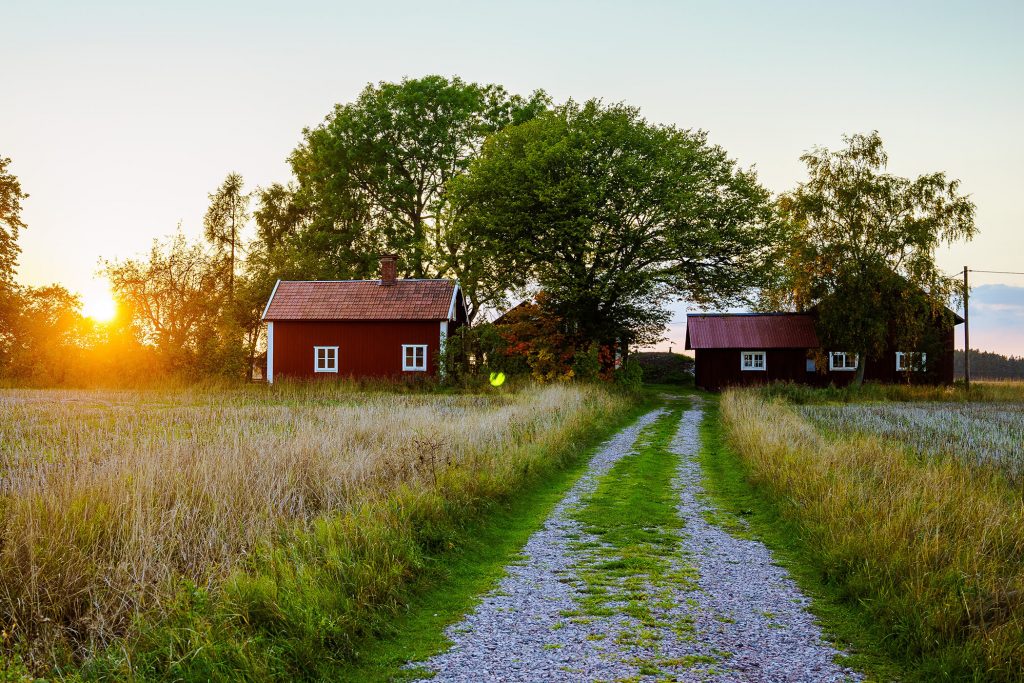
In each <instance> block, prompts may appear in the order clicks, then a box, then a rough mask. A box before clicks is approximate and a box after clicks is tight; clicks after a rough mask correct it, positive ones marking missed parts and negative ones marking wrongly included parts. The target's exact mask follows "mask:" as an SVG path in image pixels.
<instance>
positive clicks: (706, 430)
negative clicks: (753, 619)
mask: <svg viewBox="0 0 1024 683" xmlns="http://www.w3.org/2000/svg"><path fill="white" fill-rule="evenodd" d="M704 411H705V412H704V420H703V422H702V423H701V428H700V430H701V440H702V444H703V448H702V451H701V456H700V462H701V466H702V468H703V470H704V482H703V483H704V489H705V491H706V492H707V494H708V495H709V496H710V498H711V500H712V501H713V502H714V504H715V505H716V506H717V507H718V508H719V512H718V514H717V515H716V516H715V519H714V520H713V522H714V523H716V524H718V525H719V526H722V527H723V528H725V529H726V531H728V532H729V533H732V534H734V535H738V536H741V537H744V538H756V539H757V540H759V541H761V542H763V543H764V544H765V545H766V546H767V547H768V548H769V549H771V551H772V553H773V555H774V557H775V560H776V561H777V562H778V563H779V564H780V565H781V566H783V567H785V568H786V569H787V570H788V571H789V573H790V575H791V576H792V577H793V579H794V580H795V581H796V582H797V584H798V585H799V586H800V588H801V589H802V590H803V591H804V593H805V594H806V595H808V596H809V597H810V598H811V600H812V604H811V607H810V611H811V612H812V613H813V614H814V615H815V616H816V617H817V618H818V620H819V622H820V624H821V626H822V628H823V631H824V633H825V635H826V637H827V638H828V639H829V640H831V641H832V642H834V643H836V644H837V646H838V647H840V648H842V649H843V650H845V651H846V652H847V656H844V657H842V658H841V662H842V663H843V664H844V665H846V666H849V667H851V668H853V669H856V670H858V671H861V672H864V673H865V674H866V675H867V676H868V677H869V680H877V681H890V680H897V679H900V678H902V677H903V676H904V674H905V672H906V668H907V666H909V665H910V662H909V661H899V660H897V659H895V658H893V657H891V656H890V655H889V654H887V650H886V646H885V640H886V635H887V634H886V632H885V630H884V629H883V628H881V627H880V626H879V625H878V623H877V621H876V620H874V619H873V618H872V617H871V615H870V614H868V612H867V611H866V610H863V609H860V608H858V606H857V605H855V604H850V602H848V601H847V600H846V598H845V596H844V593H843V589H842V587H841V586H838V585H834V584H831V583H829V581H828V580H827V579H826V577H825V576H824V574H823V572H822V571H821V567H820V565H819V564H818V562H817V559H816V549H815V548H813V547H810V546H809V545H808V544H807V543H806V541H805V539H804V538H803V535H802V533H801V530H800V527H799V526H798V525H796V524H795V523H794V522H792V521H790V520H788V519H786V518H785V517H783V516H782V515H781V513H780V510H779V508H778V507H777V506H776V504H775V502H774V501H773V500H772V499H771V498H770V497H769V496H768V495H766V494H765V493H764V492H762V491H759V490H758V489H757V488H756V487H754V486H753V485H752V484H751V483H750V482H749V480H748V475H749V473H748V471H747V468H746V466H745V464H744V463H743V461H742V460H741V458H740V457H739V456H738V455H737V454H736V453H735V452H734V451H733V450H732V449H731V448H730V447H729V446H728V444H727V443H726V440H725V434H724V430H723V426H722V423H721V418H720V416H719V411H718V397H717V396H710V395H709V396H707V397H706V398H705V401H704Z"/></svg>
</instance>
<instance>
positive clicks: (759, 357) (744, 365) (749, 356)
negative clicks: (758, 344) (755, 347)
mask: <svg viewBox="0 0 1024 683" xmlns="http://www.w3.org/2000/svg"><path fill="white" fill-rule="evenodd" d="M766 356H767V354H766V353H765V352H764V351H744V352H743V353H741V354H740V370H765V369H767V367H768V363H767V362H766Z"/></svg>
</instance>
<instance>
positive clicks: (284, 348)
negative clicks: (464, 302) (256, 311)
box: [274, 320, 441, 381]
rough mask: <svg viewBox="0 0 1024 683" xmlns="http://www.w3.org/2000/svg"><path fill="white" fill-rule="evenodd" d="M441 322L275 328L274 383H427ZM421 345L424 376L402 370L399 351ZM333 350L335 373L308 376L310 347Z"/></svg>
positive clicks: (284, 323)
mask: <svg viewBox="0 0 1024 683" xmlns="http://www.w3.org/2000/svg"><path fill="white" fill-rule="evenodd" d="M440 335H441V327H440V321H437V320H431V321H420V320H411V321H384V320H372V321H330V322H326V321H324V322H322V321H293V320H278V321H275V322H274V380H275V381H276V380H277V379H279V378H284V377H290V378H301V379H310V378H316V379H337V378H339V377H351V376H356V377H402V376H406V377H424V376H428V377H432V376H434V375H436V374H437V357H438V353H439V352H440V345H441V336H440ZM403 344H426V346H427V370H426V372H417V371H403V370H402V345H403ZM314 346H337V347H338V372H337V373H336V374H335V373H333V372H314V371H313V347H314Z"/></svg>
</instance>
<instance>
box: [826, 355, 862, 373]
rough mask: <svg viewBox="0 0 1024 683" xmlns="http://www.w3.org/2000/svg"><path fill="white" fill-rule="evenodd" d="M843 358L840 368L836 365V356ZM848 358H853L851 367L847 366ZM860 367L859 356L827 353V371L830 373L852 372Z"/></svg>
mask: <svg viewBox="0 0 1024 683" xmlns="http://www.w3.org/2000/svg"><path fill="white" fill-rule="evenodd" d="M840 355H841V356H842V357H843V364H842V365H841V366H837V365H836V356H840ZM850 356H853V367H850V366H848V365H847V361H848V360H849V358H850ZM859 365H860V354H859V353H850V352H849V351H829V352H828V369H829V371H831V372H854V371H855V370H856V369H857V367H858V366H859Z"/></svg>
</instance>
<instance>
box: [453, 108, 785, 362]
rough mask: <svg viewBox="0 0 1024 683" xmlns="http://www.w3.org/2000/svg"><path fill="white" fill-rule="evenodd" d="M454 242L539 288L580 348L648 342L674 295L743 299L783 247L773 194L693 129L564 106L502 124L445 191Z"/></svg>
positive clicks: (510, 278) (635, 114) (514, 279)
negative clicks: (455, 211) (457, 236)
mask: <svg viewBox="0 0 1024 683" xmlns="http://www.w3.org/2000/svg"><path fill="white" fill-rule="evenodd" d="M451 186H452V189H451V192H452V196H453V203H454V204H455V205H456V206H457V207H458V208H459V219H458V222H457V227H458V229H459V230H460V231H461V232H462V233H463V235H464V237H462V238H461V241H463V242H464V243H472V244H475V245H477V248H478V249H480V250H481V251H484V252H486V253H489V254H491V255H492V258H493V259H494V260H495V262H496V263H497V264H499V266H500V268H501V272H502V276H503V278H504V280H505V282H506V284H508V285H518V286H522V285H527V284H530V283H532V284H534V285H536V286H538V287H539V288H541V289H543V290H544V291H545V292H546V293H547V294H548V297H549V300H550V301H551V302H552V305H553V306H554V307H555V308H556V309H557V312H558V313H559V314H560V315H561V316H562V317H563V318H564V319H565V320H566V321H567V323H568V324H569V325H570V327H571V328H572V330H573V332H574V334H576V335H578V336H579V337H580V338H581V339H583V340H588V341H598V342H601V343H606V342H609V341H615V340H619V341H620V342H623V343H638V344H643V343H650V342H652V341H655V340H656V339H657V338H659V337H660V336H661V335H662V334H663V328H664V323H665V322H666V320H667V313H666V311H665V309H664V305H663V304H664V303H665V302H666V301H667V300H668V299H669V298H671V297H680V296H682V297H686V298H687V299H689V300H691V301H695V302H699V303H702V304H708V305H710V304H715V303H718V304H721V303H726V302H729V301H735V300H737V299H741V298H743V297H744V295H745V294H746V293H747V292H748V291H749V288H751V287H752V286H756V285H757V284H759V283H760V282H762V281H763V279H764V278H765V276H766V274H767V272H768V270H769V269H770V268H771V266H772V264H773V262H774V259H773V255H774V254H776V253H777V251H778V249H779V238H780V236H781V235H780V232H779V230H778V224H777V222H776V221H774V220H773V213H772V208H771V203H770V196H769V193H768V191H767V190H765V189H764V188H763V187H762V186H761V185H760V184H758V182H757V178H756V175H755V173H754V172H753V171H749V170H742V169H739V168H737V166H736V163H735V162H734V161H732V160H731V159H729V158H728V156H727V155H726V153H725V151H724V150H723V149H722V148H720V147H718V146H716V145H712V144H710V143H709V142H708V140H707V135H706V134H705V133H704V132H702V131H691V130H680V129H677V128H675V127H673V126H662V125H653V124H650V123H648V122H647V121H645V120H644V119H643V118H642V117H641V116H640V113H639V111H638V110H637V109H636V108H633V107H629V106H626V105H622V104H613V105H605V104H602V103H601V102H599V101H597V100H591V101H589V102H586V103H584V104H582V105H581V104H578V103H575V102H569V103H567V104H565V105H562V106H559V107H557V108H556V109H554V110H551V111H547V112H542V113H540V114H539V115H538V116H536V117H535V118H533V119H532V120H530V121H527V122H524V123H522V124H519V125H516V126H509V127H507V128H505V129H503V130H501V131H499V132H497V133H496V134H494V135H493V136H491V137H490V138H489V139H488V140H487V142H486V143H485V144H484V146H483V149H482V151H481V154H480V158H479V159H478V160H476V161H475V162H473V163H472V164H471V166H470V170H469V173H467V174H465V175H462V176H460V177H458V178H456V179H454V180H453V181H452V184H451Z"/></svg>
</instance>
